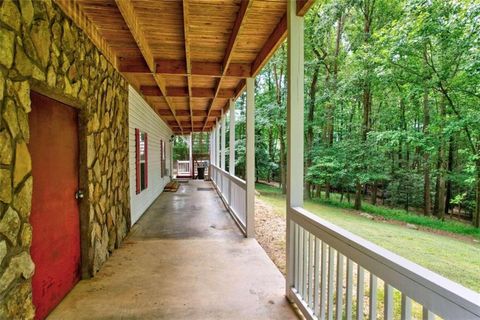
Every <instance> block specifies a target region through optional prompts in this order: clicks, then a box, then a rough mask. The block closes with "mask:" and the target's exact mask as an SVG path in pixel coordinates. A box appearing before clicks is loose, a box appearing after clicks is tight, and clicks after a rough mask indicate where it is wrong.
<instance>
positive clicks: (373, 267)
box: [289, 207, 480, 319]
mask: <svg viewBox="0 0 480 320" xmlns="http://www.w3.org/2000/svg"><path fill="white" fill-rule="evenodd" d="M289 214H290V217H291V219H292V220H293V221H295V222H296V223H297V224H299V225H301V226H302V227H303V228H305V229H307V230H308V231H309V232H311V233H313V234H314V235H315V236H316V237H318V238H319V239H321V240H322V241H325V242H326V243H327V244H329V245H331V246H332V247H333V248H335V249H336V250H338V251H339V252H341V253H342V254H344V255H345V256H347V257H348V258H350V259H352V260H353V261H355V262H357V263H359V264H360V265H362V266H363V267H365V268H366V269H367V270H369V271H371V272H372V273H373V274H375V275H377V276H379V277H380V278H382V279H383V280H384V281H386V282H387V283H389V284H390V285H392V286H393V287H395V288H397V289H398V290H400V291H402V292H404V293H405V294H407V295H408V296H409V297H410V298H412V299H413V300H415V301H417V302H419V303H421V304H422V305H424V306H425V307H427V308H428V309H429V310H430V311H432V312H434V313H435V314H438V315H439V316H441V317H444V318H448V319H450V318H452V317H453V318H454V317H455V316H456V317H458V316H460V317H461V318H462V319H480V294H479V293H477V292H475V291H473V290H470V289H468V288H465V287H463V286H462V285H460V284H458V283H456V282H454V281H451V280H449V279H447V278H445V277H442V276H441V275H439V274H437V273H435V272H432V271H430V270H428V269H426V268H424V267H422V266H419V265H417V264H416V263H413V262H412V261H409V260H407V259H405V258H403V257H401V256H399V255H397V254H395V253H393V252H391V251H388V250H386V249H384V248H382V247H380V246H377V245H376V244H373V243H371V242H370V241H367V240H365V239H363V238H361V237H359V236H357V235H354V234H353V233H351V232H349V231H346V230H344V229H342V228H340V227H338V226H336V225H334V224H332V223H330V222H328V221H326V220H324V219H322V218H320V217H318V216H316V215H314V214H312V213H310V212H308V211H307V210H305V209H303V208H300V207H295V208H290V210H289ZM459 313H461V315H460V314H459Z"/></svg>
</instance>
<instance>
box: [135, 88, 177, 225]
mask: <svg viewBox="0 0 480 320" xmlns="http://www.w3.org/2000/svg"><path fill="white" fill-rule="evenodd" d="M128 116H129V117H128V119H129V120H128V121H129V164H130V207H131V218H132V225H133V224H134V223H135V222H137V221H138V219H140V217H141V216H142V214H143V213H144V212H145V210H147V208H148V207H149V206H150V205H151V204H152V202H153V201H154V200H155V199H156V198H157V197H158V196H159V195H160V193H162V191H163V188H164V187H165V185H166V184H167V183H168V182H169V181H170V177H169V176H170V175H171V172H170V161H171V160H170V159H171V156H170V151H171V148H170V142H169V140H170V136H171V135H172V131H171V130H170V128H169V127H168V126H167V125H166V124H165V122H163V120H162V119H160V117H159V116H158V115H157V114H156V113H155V111H153V110H152V108H151V107H150V106H149V105H148V104H147V103H146V102H145V100H144V99H143V98H142V96H141V95H140V94H138V93H137V91H135V89H134V88H133V87H132V86H129V95H128ZM135 128H138V129H139V130H140V131H142V132H146V133H147V134H148V187H147V188H146V189H145V190H142V191H141V192H140V193H139V194H136V192H135V189H136V188H135V186H136V172H135ZM161 139H163V141H165V147H166V166H165V167H166V168H167V173H168V174H167V175H166V176H165V177H163V178H161V177H160V156H161V154H160V140H161Z"/></svg>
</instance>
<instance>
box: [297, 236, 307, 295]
mask: <svg viewBox="0 0 480 320" xmlns="http://www.w3.org/2000/svg"><path fill="white" fill-rule="evenodd" d="M304 232H305V230H304V229H303V228H302V227H300V233H299V239H298V240H299V241H298V254H299V256H298V273H299V274H298V280H299V281H298V288H297V290H298V292H299V293H300V295H301V296H303V292H302V289H303V262H304V259H303V233H304Z"/></svg>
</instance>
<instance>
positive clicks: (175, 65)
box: [118, 58, 251, 78]
mask: <svg viewBox="0 0 480 320" xmlns="http://www.w3.org/2000/svg"><path fill="white" fill-rule="evenodd" d="M155 62H156V64H157V70H156V73H158V74H163V75H180V76H187V75H188V74H189V73H188V72H187V66H186V62H185V61H182V60H156V61H155ZM118 64H119V69H120V71H121V72H128V73H148V74H149V73H151V71H150V69H149V67H148V66H147V65H146V64H145V61H143V59H138V58H121V59H120V61H119V62H118ZM190 65H191V68H190V75H192V76H206V77H221V76H223V75H224V73H223V71H222V70H223V63H216V62H200V61H190ZM250 68H251V66H250V64H248V63H230V65H229V67H228V69H227V70H226V72H225V76H228V77H237V78H248V77H250V76H251V71H250Z"/></svg>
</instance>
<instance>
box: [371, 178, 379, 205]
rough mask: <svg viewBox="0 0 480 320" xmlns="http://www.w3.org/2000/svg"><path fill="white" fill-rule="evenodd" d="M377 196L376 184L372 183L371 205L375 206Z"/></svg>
mask: <svg viewBox="0 0 480 320" xmlns="http://www.w3.org/2000/svg"><path fill="white" fill-rule="evenodd" d="M377 196H378V185H377V183H376V182H374V183H373V187H372V204H373V205H374V206H376V205H377Z"/></svg>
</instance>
